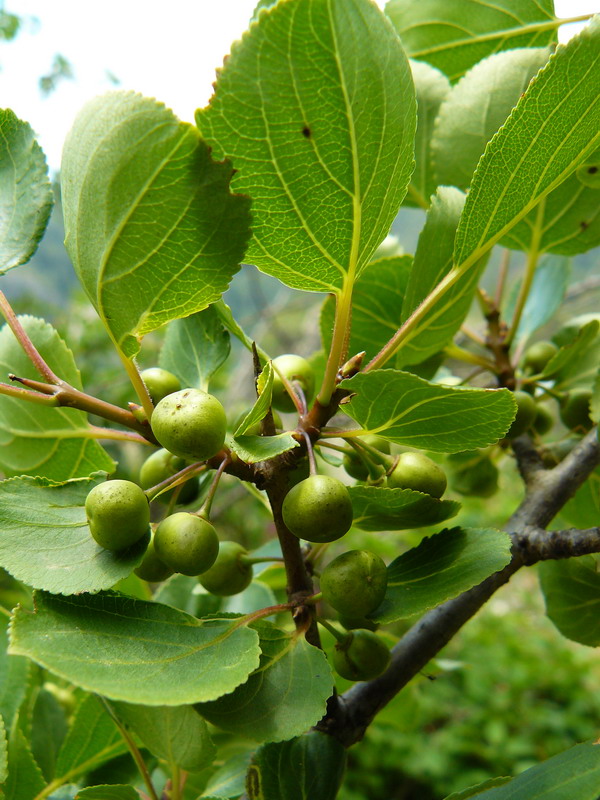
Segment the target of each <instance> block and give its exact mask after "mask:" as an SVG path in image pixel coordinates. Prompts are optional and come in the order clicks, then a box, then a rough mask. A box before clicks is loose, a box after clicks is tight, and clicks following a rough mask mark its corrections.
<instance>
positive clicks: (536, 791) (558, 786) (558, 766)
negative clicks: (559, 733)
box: [475, 742, 600, 800]
mask: <svg viewBox="0 0 600 800" xmlns="http://www.w3.org/2000/svg"><path fill="white" fill-rule="evenodd" d="M598 786H600V745H599V744H598V743H597V742H584V743H583V744H578V745H576V746H575V747H571V748H570V749H569V750H565V752H564V753H559V754H558V755H557V756H553V758H549V759H548V760H547V761H544V763H542V764H536V766H535V767H531V768H530V769H527V770H525V772H522V773H521V774H520V775H517V777H516V778H513V779H512V781H509V782H508V783H506V784H505V785H504V786H499V787H497V788H495V789H488V790H487V791H485V792H482V793H481V794H478V795H475V797H476V798H477V800H575V798H577V800H597V798H598Z"/></svg>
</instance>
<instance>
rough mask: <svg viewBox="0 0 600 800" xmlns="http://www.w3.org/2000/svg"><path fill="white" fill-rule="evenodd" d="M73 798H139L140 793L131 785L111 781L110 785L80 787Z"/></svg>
mask: <svg viewBox="0 0 600 800" xmlns="http://www.w3.org/2000/svg"><path fill="white" fill-rule="evenodd" d="M75 800H140V795H139V794H138V792H136V790H135V789H134V788H133V786H125V785H124V784H116V783H112V784H110V786H106V785H105V786H89V787H88V788H87V789H80V791H78V792H77V794H76V795H75Z"/></svg>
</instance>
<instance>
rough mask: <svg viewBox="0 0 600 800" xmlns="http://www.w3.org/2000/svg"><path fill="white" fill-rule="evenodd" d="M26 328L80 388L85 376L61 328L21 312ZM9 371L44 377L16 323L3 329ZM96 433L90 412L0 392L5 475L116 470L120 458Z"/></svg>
mask: <svg viewBox="0 0 600 800" xmlns="http://www.w3.org/2000/svg"><path fill="white" fill-rule="evenodd" d="M19 320H20V322H21V324H22V325H23V327H24V329H25V332H26V333H27V335H28V336H29V337H30V339H31V340H32V341H33V344H34V345H35V346H36V348H37V349H38V351H39V352H40V353H41V355H42V357H43V358H44V359H45V361H46V363H48V364H49V365H50V367H51V368H52V369H53V370H54V372H55V373H56V374H57V375H59V376H60V377H61V378H62V379H63V380H65V381H67V382H68V383H70V384H71V386H73V387H74V388H76V389H81V377H80V375H79V370H78V369H77V367H76V366H75V361H74V359H73V354H72V352H71V351H70V350H69V348H68V347H67V345H66V344H65V342H64V341H63V340H62V339H61V338H60V336H59V335H58V333H57V332H56V330H55V329H54V328H53V327H52V326H51V325H49V324H48V323H47V322H44V320H41V319H37V318H35V317H28V316H25V317H19ZM8 373H13V374H15V375H18V376H19V377H20V378H33V379H34V380H39V379H40V376H39V374H38V373H37V371H36V370H35V368H34V367H33V365H32V364H31V361H30V360H29V359H28V358H27V356H26V355H25V353H24V352H23V350H22V348H21V346H20V345H19V343H18V342H17V340H16V338H15V336H14V335H13V333H12V331H11V330H10V328H9V327H8V326H7V325H5V326H4V327H3V328H2V330H0V376H6V375H7V374H8ZM89 437H90V428H89V424H88V422H87V417H86V414H85V412H83V411H79V410H77V409H75V408H48V407H46V406H42V405H37V404H36V405H34V404H33V403H28V402H25V401H23V400H18V399H16V398H14V397H8V396H7V395H0V445H1V447H0V467H1V468H2V470H3V471H4V473H5V475H7V476H10V475H21V474H25V473H27V474H33V475H41V476H43V477H46V478H51V479H52V480H54V481H65V480H68V479H69V478H80V477H87V476H88V475H91V474H92V472H97V471H99V470H104V471H105V472H112V471H113V470H114V468H115V463H114V461H113V460H112V458H110V457H109V456H108V454H107V453H106V451H105V450H104V449H103V448H102V447H101V446H100V445H99V444H98V442H96V441H95V440H94V439H91V438H89Z"/></svg>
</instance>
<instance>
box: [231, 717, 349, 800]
mask: <svg viewBox="0 0 600 800" xmlns="http://www.w3.org/2000/svg"><path fill="white" fill-rule="evenodd" d="M345 766H346V751H345V749H344V748H343V747H342V745H341V744H340V743H339V742H338V741H337V740H336V739H334V738H333V736H327V734H324V733H319V732H318V731H311V732H310V733H305V734H304V735H303V736H299V737H297V738H296V739H292V740H291V741H289V742H277V743H272V744H265V745H263V746H262V747H260V748H259V749H258V750H257V751H256V753H254V755H253V756H252V761H251V763H250V767H249V769H248V776H247V778H246V792H247V794H248V800H282V798H284V797H285V800H316V798H319V800H335V798H336V797H337V793H338V791H339V788H340V786H341V783H342V779H343V777H344V769H345Z"/></svg>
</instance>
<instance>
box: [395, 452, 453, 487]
mask: <svg viewBox="0 0 600 800" xmlns="http://www.w3.org/2000/svg"><path fill="white" fill-rule="evenodd" d="M387 485H388V487H390V488H392V489H412V490H413V491H415V492H424V493H425V494H430V495H431V496H432V497H437V498H439V497H441V496H442V495H443V494H444V492H445V491H446V485H447V480H446V473H445V472H444V470H443V469H442V468H441V467H440V466H439V464H436V463H435V461H432V460H431V459H430V458H428V457H427V456H426V455H423V453H411V452H406V453H401V454H400V455H399V456H398V459H397V461H396V463H395V464H394V466H393V467H392V469H391V471H390V472H389V474H388V476H387Z"/></svg>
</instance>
